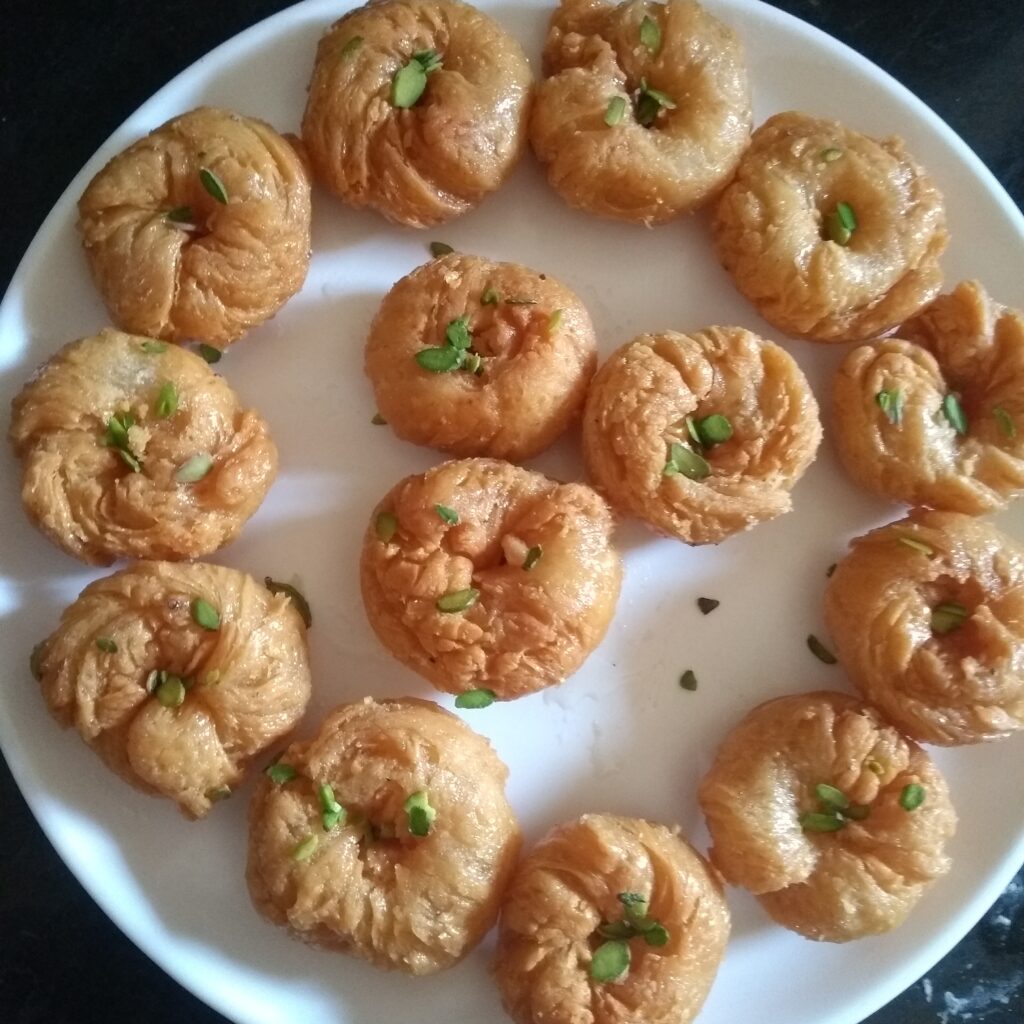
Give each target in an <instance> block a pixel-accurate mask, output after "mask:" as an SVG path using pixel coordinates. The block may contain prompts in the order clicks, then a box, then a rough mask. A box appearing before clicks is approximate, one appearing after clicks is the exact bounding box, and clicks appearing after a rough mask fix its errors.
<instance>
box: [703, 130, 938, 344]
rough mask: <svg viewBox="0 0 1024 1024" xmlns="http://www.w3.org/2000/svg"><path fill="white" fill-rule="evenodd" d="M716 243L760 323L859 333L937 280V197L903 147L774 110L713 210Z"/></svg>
mask: <svg viewBox="0 0 1024 1024" xmlns="http://www.w3.org/2000/svg"><path fill="white" fill-rule="evenodd" d="M714 236H715V246H716V248H717V251H718V258H719V260H721V262H722V265H723V266H724V267H725V269H726V270H727V271H728V272H729V273H730V274H731V275H732V278H733V281H734V282H735V284H736V287H737V288H738V289H739V290H740V291H741V292H742V293H743V294H744V295H745V296H746V297H747V298H748V299H749V300H750V301H751V302H752V303H753V304H754V305H755V306H756V307H757V311H758V312H759V313H760V314H761V316H763V317H764V318H765V319H766V320H767V321H768V322H769V323H771V324H773V325H774V326H775V327H777V328H779V330H782V331H785V332H786V333H787V334H791V335H793V336H794V337H800V338H808V339H810V340H812V341H863V340H864V339H866V338H874V337H877V336H878V335H880V334H884V333H885V332H886V331H888V330H890V329H891V328H893V327H895V326H896V325H897V324H899V323H902V322H903V321H904V320H906V319H907V318H908V317H910V316H913V314H914V313H916V312H917V311H918V310H919V309H920V308H921V307H922V306H924V305H926V304H927V303H928V302H930V301H931V300H932V299H933V298H934V297H935V295H936V293H937V292H938V290H939V288H940V287H941V285H942V272H941V270H940V268H939V264H938V260H939V256H941V255H942V252H943V250H944V249H945V248H946V243H947V242H948V237H949V236H948V235H947V233H946V214H945V208H944V206H943V202H942V195H941V193H940V192H939V190H938V189H937V188H936V187H935V184H934V183H933V182H932V180H931V179H930V178H929V177H928V176H927V175H926V174H925V172H924V170H923V169H922V168H921V167H920V166H919V165H918V164H917V163H916V162H915V161H914V159H913V158H912V157H911V156H910V154H909V153H907V151H906V150H905V149H904V148H903V142H902V140H900V139H898V138H895V137H893V138H889V139H882V140H875V139H870V138H868V137H867V136H866V135H861V134H860V133H859V132H855V131H853V130H852V129H849V128H846V127H844V126H843V125H842V124H840V123H839V122H838V121H826V120H822V119H820V118H815V117H811V116H809V115H807V114H800V113H796V112H790V113H785V114H776V115H775V116H774V117H772V118H769V119H768V120H767V121H766V122H765V123H764V124H763V125H761V127H760V128H758V129H757V131H756V132H754V137H753V139H752V140H751V144H750V149H748V150H747V152H746V154H745V155H744V157H743V160H742V161H741V162H740V166H739V170H738V171H737V174H736V179H735V180H734V181H733V182H732V184H731V185H730V186H729V187H728V188H727V189H726V190H725V192H724V193H723V195H722V198H721V201H720V202H719V204H718V207H717V210H716V212H715V220H714Z"/></svg>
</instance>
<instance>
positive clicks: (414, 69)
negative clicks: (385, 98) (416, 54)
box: [391, 58, 427, 110]
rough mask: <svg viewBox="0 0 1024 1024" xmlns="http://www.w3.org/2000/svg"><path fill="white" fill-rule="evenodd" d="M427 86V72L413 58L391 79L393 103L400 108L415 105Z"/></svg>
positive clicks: (404, 108)
mask: <svg viewBox="0 0 1024 1024" xmlns="http://www.w3.org/2000/svg"><path fill="white" fill-rule="evenodd" d="M426 88H427V72H426V71H425V70H424V69H423V65H422V64H421V63H420V62H419V61H418V60H416V59H415V58H413V59H412V60H410V61H409V63H408V64H406V65H405V66H404V67H401V68H399V69H398V70H397V71H396V72H395V77H394V78H393V79H392V80H391V105H392V106H393V107H398V109H399V110H407V109H408V108H409V107H411V106H414V105H415V104H416V102H417V101H418V100H419V98H420V97H421V96H422V95H423V93H424V90H425V89H426Z"/></svg>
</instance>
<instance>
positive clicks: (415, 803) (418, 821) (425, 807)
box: [402, 790, 437, 838]
mask: <svg viewBox="0 0 1024 1024" xmlns="http://www.w3.org/2000/svg"><path fill="white" fill-rule="evenodd" d="M402 809H403V810H404V811H405V813H406V814H407V815H408V817H409V822H408V824H409V831H410V832H411V833H412V835H414V836H419V837H420V838H422V837H423V836H426V835H429V834H430V827H431V826H432V825H433V824H434V819H435V818H437V811H436V810H434V808H433V807H431V806H430V801H429V800H428V799H427V794H426V793H425V792H424V791H423V790H420V791H419V792H417V793H412V794H410V796H409V798H408V799H407V800H406V801H405V803H404V804H402Z"/></svg>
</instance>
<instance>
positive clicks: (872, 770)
mask: <svg viewBox="0 0 1024 1024" xmlns="http://www.w3.org/2000/svg"><path fill="white" fill-rule="evenodd" d="M699 797H700V805H701V807H702V808H703V810H704V814H705V816H706V817H707V823H708V828H709V829H710V831H711V838H712V841H713V843H714V845H713V846H712V848H711V861H712V863H713V864H714V865H715V867H717V868H718V869H719V871H721V872H722V874H723V875H724V876H725V878H726V880H727V881H729V882H731V883H732V884H733V885H739V886H743V887H744V888H745V889H749V890H750V891H751V892H752V893H754V894H755V895H756V896H757V898H758V900H759V901H760V903H761V905H762V906H763V907H764V908H765V910H767V911H768V913H769V914H770V915H771V916H772V917H773V918H774V919H775V920H776V921H777V922H778V923H779V924H781V925H783V926H785V927H786V928H791V929H793V930H794V931H797V932H800V934H802V935H805V936H807V937H808V938H810V939H819V940H824V941H826V942H847V941H849V940H850V939H859V938H863V937H864V936H866V935H877V934H879V933H881V932H887V931H890V930H892V929H893V928H896V927H897V926H898V925H900V924H902V923H903V921H904V919H905V918H906V917H907V915H908V914H909V913H910V911H911V910H912V909H913V908H914V906H915V905H916V904H917V902H918V901H919V900H920V899H921V897H922V895H923V894H924V892H925V890H926V889H927V888H928V886H929V885H930V884H931V883H932V882H933V881H935V879H937V878H940V877H941V876H942V875H944V874H945V873H946V872H947V871H948V870H949V867H950V860H949V857H948V856H946V854H945V844H946V841H947V840H948V839H949V838H950V837H951V836H952V835H953V833H954V831H955V830H956V813H955V812H954V810H953V807H952V805H951V804H950V802H949V793H948V790H947V788H946V782H945V779H943V777H942V775H941V773H940V772H939V770H938V768H936V767H935V765H934V764H933V763H932V760H931V758H929V757H928V755H927V754H926V753H925V752H924V751H923V750H922V749H921V748H920V747H919V746H918V745H917V744H916V743H913V742H911V741H910V740H907V739H906V738H905V737H903V736H901V735H900V733H899V732H897V731H896V729H894V728H893V727H892V726H890V725H888V724H886V723H885V722H884V721H883V720H882V718H881V716H880V715H879V714H878V712H877V711H876V710H875V709H874V708H871V707H869V706H868V705H867V704H862V703H860V701H857V700H855V699H854V698H853V697H848V696H847V695H845V694H842V693H829V692H827V691H819V692H817V693H806V694H796V695H794V696H791V697H780V698H778V699H776V700H770V701H768V702H767V703H765V704H761V705H760V706H759V707H756V708H754V710H753V711H751V712H750V713H749V714H748V715H747V716H746V717H745V718H744V719H743V720H742V721H741V722H740V723H739V725H737V726H736V727H735V728H734V729H733V730H732V732H730V733H729V734H728V736H726V738H725V741H724V742H723V743H722V745H721V746H720V747H719V749H718V752H717V754H716V755H715V760H714V763H713V764H712V766H711V770H710V771H709V772H708V774H707V775H706V776H705V777H704V779H703V780H702V782H701V785H700V791H699Z"/></svg>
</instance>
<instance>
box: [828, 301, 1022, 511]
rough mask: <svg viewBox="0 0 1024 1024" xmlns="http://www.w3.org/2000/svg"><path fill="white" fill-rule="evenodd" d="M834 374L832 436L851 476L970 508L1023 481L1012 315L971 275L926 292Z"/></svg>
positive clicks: (912, 499) (1016, 322) (871, 485)
mask: <svg viewBox="0 0 1024 1024" xmlns="http://www.w3.org/2000/svg"><path fill="white" fill-rule="evenodd" d="M899 334H900V340H897V339H891V340H888V341H882V342H879V343H877V344H875V345H865V346H863V347H861V348H857V349H854V350H853V351H852V352H851V353H850V354H849V355H848V356H847V357H846V359H845V360H844V361H843V365H842V366H841V367H840V369H839V373H838V375H837V376H836V380H835V387H834V395H835V407H836V443H837V446H838V449H839V454H840V456H841V457H842V460H843V464H844V465H845V466H846V469H847V472H849V474H850V476H852V477H853V479H854V480H856V481H857V483H858V484H860V485H861V486H862V487H865V488H866V489H867V490H869V491H873V492H874V493H875V494H880V495H882V496H883V497H886V498H892V499H893V500H895V501H901V502H904V503H905V504H908V505H928V506H931V507H932V508H939V509H945V510H948V511H951V512H965V513H967V514H968V515H980V514H981V513H983V512H991V511H993V510H995V509H999V508H1002V507H1003V506H1004V505H1005V504H1006V502H1007V500H1008V499H1009V498H1011V497H1013V496H1014V495H1015V494H1018V493H1019V492H1020V491H1021V490H1024V315H1022V314H1021V313H1019V312H1018V311H1016V310H1013V309H1007V308H1006V307H1005V306H1000V305H999V304H998V303H995V302H993V301H992V300H991V299H990V298H989V297H988V295H987V294H986V292H985V289H984V288H983V287H982V286H981V285H980V284H978V282H977V281H964V282H963V283H961V284H959V285H958V286H957V287H956V288H955V289H954V290H953V292H951V293H950V294H949V295H942V296H940V297H939V298H937V299H936V300H935V301H934V302H933V303H932V304H931V305H930V306H928V308H927V309H925V311H924V312H923V313H921V314H920V315H919V316H917V317H916V318H915V319H913V320H911V321H909V322H908V323H905V324H904V325H903V326H902V327H901V328H900V330H899Z"/></svg>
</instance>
